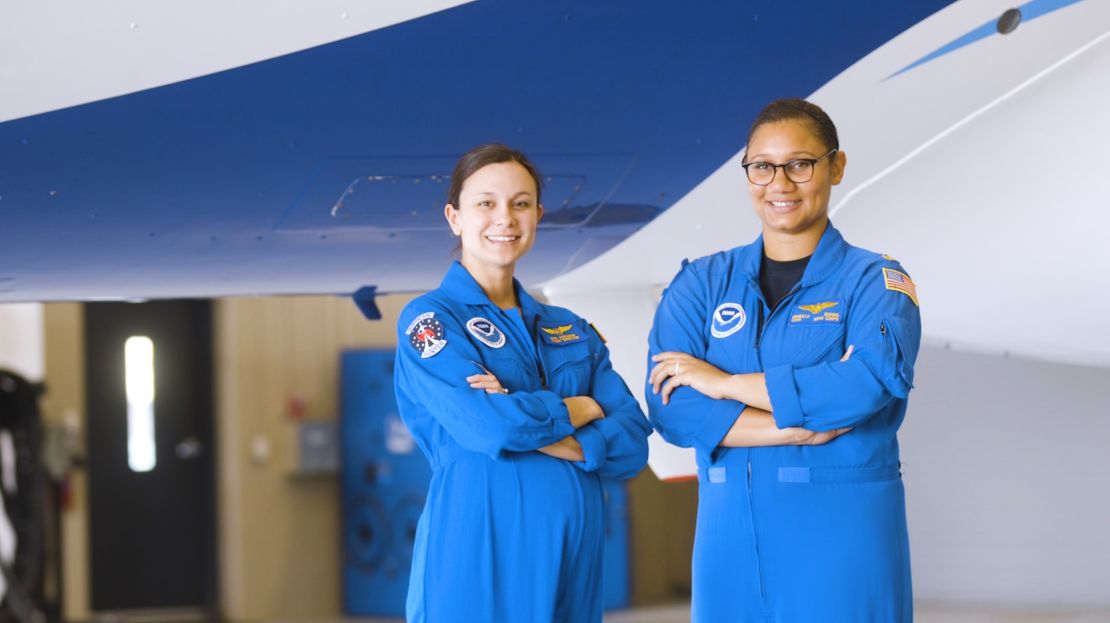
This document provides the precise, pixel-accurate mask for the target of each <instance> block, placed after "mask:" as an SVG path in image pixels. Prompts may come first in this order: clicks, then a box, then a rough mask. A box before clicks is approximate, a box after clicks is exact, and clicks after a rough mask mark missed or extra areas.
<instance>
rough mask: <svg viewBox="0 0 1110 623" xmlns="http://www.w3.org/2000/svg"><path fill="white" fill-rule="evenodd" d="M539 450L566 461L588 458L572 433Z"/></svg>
mask: <svg viewBox="0 0 1110 623" xmlns="http://www.w3.org/2000/svg"><path fill="white" fill-rule="evenodd" d="M538 451H539V452H542V453H544V454H546V455H547V456H553V457H555V458H557V459H563V460H564V461H585V460H586V455H585V454H583V453H582V445H581V444H579V443H578V440H577V439H575V438H574V437H573V436H571V435H568V436H566V437H563V438H562V439H560V440H559V441H556V442H555V443H553V444H551V445H550V446H544V447H542V448H540V449H539V450H538Z"/></svg>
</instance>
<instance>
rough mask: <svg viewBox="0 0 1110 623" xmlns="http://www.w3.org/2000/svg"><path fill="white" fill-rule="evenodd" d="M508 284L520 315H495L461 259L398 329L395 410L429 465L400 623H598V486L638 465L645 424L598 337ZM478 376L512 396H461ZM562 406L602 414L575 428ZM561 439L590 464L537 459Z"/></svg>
mask: <svg viewBox="0 0 1110 623" xmlns="http://www.w3.org/2000/svg"><path fill="white" fill-rule="evenodd" d="M514 285H515V287H516V292H517V297H518V299H519V300H520V308H519V310H515V309H514V310H502V309H499V308H498V307H497V306H496V305H494V304H493V303H492V302H490V300H489V298H488V297H487V296H486V294H485V292H483V290H482V288H481V287H480V286H479V285H478V283H477V282H475V281H474V279H473V277H471V275H470V273H469V272H467V270H466V269H465V268H464V267H463V266H462V265H461V264H459V263H458V262H455V263H454V264H453V265H452V266H451V268H450V270H449V271H448V272H447V276H446V277H445V278H444V280H443V283H442V284H440V287H439V288H438V289H436V290H433V291H431V292H429V293H427V294H425V295H423V296H420V297H417V298H416V299H414V300H413V301H412V302H411V303H409V304H408V305H407V306H406V307H405V309H404V310H403V311H402V312H401V317H400V320H399V322H398V324H397V332H398V346H397V364H396V370H395V375H394V379H395V389H396V392H397V404H398V407H399V409H400V412H401V418H402V419H403V420H404V422H405V424H406V425H407V426H408V428H409V430H410V431H412V434H413V437H415V439H416V443H417V444H418V445H419V446H420V449H421V450H423V451H424V454H425V456H427V457H428V461H429V462H430V463H431V466H432V469H433V474H432V480H431V485H430V488H429V491H428V498H427V502H426V503H425V506H424V512H423V514H422V515H421V516H420V521H419V524H418V526H417V533H416V543H415V545H414V551H413V564H412V575H411V578H410V580H409V594H408V602H407V607H406V609H407V615H408V620H409V621H410V622H425V621H429V622H431V623H440V622H447V621H450V622H452V623H454V622H466V621H475V622H481V623H491V622H498V621H505V622H511V623H528V622H535V623H541V622H542V623H552V622H562V621H565V622H567V623H582V622H590V621H596V622H600V621H601V616H602V596H603V592H602V587H601V583H602V571H601V570H602V552H603V545H604V530H605V517H604V506H603V492H602V487H601V481H600V479H599V476H608V477H613V478H622V479H624V478H631V477H632V476H635V475H636V474H637V473H638V472H639V471H640V470H641V469H643V467H644V465H645V464H646V462H647V436H648V434H649V433H650V432H651V427H650V426H649V424H648V422H647V419H646V418H645V417H644V414H643V411H642V410H641V409H640V406H639V404H638V403H637V402H636V399H635V398H634V397H633V396H632V394H631V392H629V390H628V387H627V386H626V385H625V384H624V381H623V380H621V378H620V376H618V375H617V373H616V372H614V371H613V368H612V366H611V365H610V363H609V350H608V348H606V346H605V344H604V342H603V341H602V339H601V338H600V336H599V335H598V334H597V333H596V332H595V331H594V330H593V328H592V327H591V326H589V325H588V324H587V323H586V321H584V320H583V319H581V318H579V317H578V316H576V315H575V314H573V313H571V312H570V311H568V310H566V309H563V308H560V307H553V306H549V305H543V304H541V303H539V302H537V301H536V300H535V299H533V298H532V297H531V296H529V295H528V293H527V292H526V291H525V290H524V288H522V287H521V286H520V284H519V282H514ZM484 370H488V371H489V372H491V373H493V375H494V376H496V377H497V378H498V380H500V382H501V384H502V386H503V387H505V388H506V389H508V390H509V393H508V394H489V393H487V392H486V391H485V390H481V389H472V388H470V386H469V384H468V383H467V381H466V377H468V376H471V375H473V374H480V373H482V372H483V371H484ZM570 396H592V397H593V398H594V399H595V400H596V401H597V402H598V404H600V405H601V407H602V409H603V410H604V412H605V418H604V419H601V420H595V421H594V422H591V423H589V424H587V425H585V426H583V427H581V428H579V429H577V430H575V428H574V427H573V426H572V425H571V423H570V419H569V416H568V413H567V409H566V406H565V405H564V404H563V402H562V399H563V398H564V397H570ZM568 435H574V437H575V438H576V439H577V440H578V443H579V444H580V445H581V446H582V452H583V455H584V457H585V460H584V461H581V462H570V461H565V460H560V459H556V458H553V457H550V456H547V455H545V454H542V453H540V452H536V450H537V449H538V448H541V447H543V446H546V445H549V444H551V443H554V442H556V441H559V440H560V439H562V438H564V437H566V436H568Z"/></svg>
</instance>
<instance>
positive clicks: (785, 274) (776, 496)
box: [647, 100, 921, 623]
mask: <svg viewBox="0 0 1110 623" xmlns="http://www.w3.org/2000/svg"><path fill="white" fill-rule="evenodd" d="M746 154H747V155H746V162H745V163H744V168H745V170H746V172H747V176H748V194H749V196H750V197H751V201H752V207H753V208H754V209H755V213H756V215H757V216H758V217H759V220H760V221H761V223H762V229H763V234H762V236H760V237H759V239H757V240H756V241H755V242H754V243H753V244H750V245H745V246H741V247H737V248H735V249H731V250H728V251H723V252H720V253H717V254H715V255H711V256H708V257H703V258H701V259H698V260H695V261H693V262H689V263H686V264H684V265H683V268H682V270H681V271H680V272H679V274H678V275H677V276H676V277H675V278H674V280H673V281H672V282H671V285H670V287H669V288H668V289H667V291H666V292H665V294H664V296H663V300H662V301H661V302H660V304H659V308H658V310H657V312H656V316H655V323H654V326H653V327H652V332H651V336H650V338H649V344H650V350H651V365H652V366H653V367H652V369H651V371H650V373H649V376H648V379H647V402H648V406H649V409H650V414H651V418H652V423H653V424H654V425H655V427H656V428H657V429H658V430H659V432H660V433H661V434H662V436H663V437H664V438H665V439H666V440H667V441H670V442H671V443H674V444H677V445H680V446H687V447H691V446H692V447H694V448H695V449H696V451H697V460H698V481H699V483H700V487H699V495H698V519H697V537H696V539H695V544H694V557H693V567H694V569H693V578H694V585H693V620H694V621H696V622H712V623H716V622H718V621H749V620H756V619H759V620H765V619H766V620H771V619H773V620H777V621H792V622H796V623H807V622H812V623H817V622H821V623H826V622H830V621H835V622H845V623H849V622H850V623H866V622H873V623H892V622H908V621H910V620H912V617H913V614H912V596H911V589H910V567H909V543H908V536H907V530H906V515H905V501H904V492H903V488H902V480H901V473H900V463H899V455H898V441H897V438H896V433H897V431H898V428H899V427H900V426H901V423H902V419H903V418H904V417H905V413H906V404H907V403H906V399H907V396H908V394H909V390H910V387H911V385H912V381H913V365H914V360H915V358H916V356H917V349H918V344H919V341H920V336H921V320H920V315H919V313H918V309H917V292H916V289H915V288H914V285H913V282H912V281H911V280H910V278H909V276H908V275H906V273H905V272H904V271H903V269H902V267H901V266H900V265H899V264H898V263H897V262H895V261H894V260H892V259H890V258H889V257H887V256H880V255H878V254H875V253H871V252H869V251H865V250H863V249H860V248H857V247H853V246H851V245H849V244H848V243H847V242H845V241H844V239H843V238H842V237H841V236H840V233H839V232H838V231H837V230H836V229H835V228H834V227H833V226H832V224H831V223H830V222H829V216H828V208H829V195H830V193H831V191H832V187H833V186H834V185H836V184H839V183H840V181H841V179H842V178H843V176H844V171H845V167H846V166H847V162H848V160H847V157H846V156H845V155H844V152H842V151H840V150H839V143H838V140H837V135H836V128H835V126H833V124H832V121H831V120H830V119H829V117H828V115H826V114H825V112H824V111H823V110H821V109H820V108H818V107H817V106H815V105H813V104H811V103H809V102H805V101H802V100H779V101H776V102H772V103H771V104H769V105H768V106H767V107H766V108H765V109H764V110H763V112H761V113H760V115H759V116H758V117H757V118H756V120H755V122H754V123H753V124H752V129H751V132H750V133H749V136H748V148H747V152H746ZM845 570H851V572H850V573H845Z"/></svg>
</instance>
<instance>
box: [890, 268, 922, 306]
mask: <svg viewBox="0 0 1110 623" xmlns="http://www.w3.org/2000/svg"><path fill="white" fill-rule="evenodd" d="M883 281H885V282H886V289H887V290H894V291H896V292H901V293H902V294H905V295H906V296H908V297H910V300H911V301H913V304H914V305H920V304H919V303H918V302H917V287H916V286H914V285H913V281H912V280H911V279H910V276H909V275H907V274H906V273H903V272H900V271H897V270H894V269H893V268H884V269H883Z"/></svg>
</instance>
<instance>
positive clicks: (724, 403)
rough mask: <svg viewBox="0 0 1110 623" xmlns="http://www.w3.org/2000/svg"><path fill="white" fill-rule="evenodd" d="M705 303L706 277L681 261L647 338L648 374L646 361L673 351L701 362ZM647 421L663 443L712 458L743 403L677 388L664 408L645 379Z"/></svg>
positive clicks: (706, 313)
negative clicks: (666, 442)
mask: <svg viewBox="0 0 1110 623" xmlns="http://www.w3.org/2000/svg"><path fill="white" fill-rule="evenodd" d="M710 304H711V303H710V301H709V300H708V294H707V291H706V284H705V276H704V275H703V274H701V273H700V272H699V270H698V267H697V265H695V264H694V263H690V262H686V263H684V264H683V266H682V269H681V270H680V271H679V272H678V275H676V276H675V278H674V280H672V281H671V285H670V286H669V287H668V288H667V289H666V290H665V291H664V292H663V298H662V300H661V301H660V302H659V307H658V308H657V309H656V310H655V321H654V322H653V324H652V327H651V333H650V334H649V335H648V368H647V369H648V374H649V375H650V373H651V369H652V368H653V367H654V366H655V364H654V363H653V362H652V361H651V357H653V356H655V355H657V354H658V353H662V352H668V351H677V352H683V353H687V354H689V355H693V356H694V357H697V358H698V359H705V356H706V351H707V350H708V346H709V345H708V343H707V341H706V339H707V338H706V327H707V326H708V323H709V314H710V313H711V310H710V309H709V306H710ZM644 391H645V397H646V399H647V405H648V417H649V419H650V420H651V424H652V426H654V427H655V430H657V431H659V434H660V435H662V436H663V439H666V440H667V441H668V442H670V443H672V444H674V445H676V446H681V447H683V448H689V447H693V448H695V449H696V450H698V451H699V452H702V453H705V454H706V455H709V454H711V453H712V452H713V451H714V450H715V449H716V448H717V446H718V445H720V443H721V440H722V439H724V437H725V434H726V433H728V431H729V429H730V428H732V425H733V424H734V423H735V422H736V418H738V417H739V416H740V412H741V411H743V410H744V408H745V407H746V405H745V404H744V403H742V402H738V401H735V400H727V399H725V400H716V399H713V398H709V397H708V396H705V395H704V394H702V393H700V392H698V391H697V390H695V389H692V388H689V387H679V388H677V389H675V390H674V392H672V393H671V396H670V401H669V403H668V404H666V405H664V404H663V401H662V399H661V397H660V395H658V394H654V393H652V387H651V383H650V379H649V380H648V381H647V382H646V383H645V390H644Z"/></svg>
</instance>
